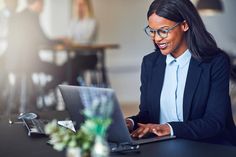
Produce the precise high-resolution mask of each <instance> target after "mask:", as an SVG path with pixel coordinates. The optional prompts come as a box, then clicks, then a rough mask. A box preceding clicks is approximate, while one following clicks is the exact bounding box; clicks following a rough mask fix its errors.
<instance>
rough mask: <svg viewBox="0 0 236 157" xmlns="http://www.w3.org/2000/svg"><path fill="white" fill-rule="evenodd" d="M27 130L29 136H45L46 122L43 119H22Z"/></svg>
mask: <svg viewBox="0 0 236 157" xmlns="http://www.w3.org/2000/svg"><path fill="white" fill-rule="evenodd" d="M22 120H23V122H24V124H25V126H26V128H27V130H28V135H29V136H31V135H33V134H39V135H40V134H41V135H45V131H44V127H45V121H43V120H41V119H30V120H28V119H22Z"/></svg>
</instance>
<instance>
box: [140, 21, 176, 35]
mask: <svg viewBox="0 0 236 157" xmlns="http://www.w3.org/2000/svg"><path fill="white" fill-rule="evenodd" d="M179 24H180V23H176V24H175V25H174V26H172V27H170V28H168V29H164V28H160V29H152V28H150V27H149V26H147V27H145V29H144V30H145V33H146V34H147V35H148V36H150V37H154V36H155V35H156V34H158V35H159V37H161V38H167V37H168V33H169V32H170V31H171V30H173V29H174V28H175V27H177V26H178V25H179Z"/></svg>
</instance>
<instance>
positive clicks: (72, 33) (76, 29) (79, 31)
mask: <svg viewBox="0 0 236 157" xmlns="http://www.w3.org/2000/svg"><path fill="white" fill-rule="evenodd" d="M74 3H75V6H76V7H75V16H76V19H75V20H72V22H71V24H70V27H69V30H68V37H69V39H70V40H71V41H73V42H75V43H78V44H92V43H94V42H95V40H96V33H97V28H96V20H95V17H94V14H93V8H92V4H91V1H90V0H75V1H74Z"/></svg>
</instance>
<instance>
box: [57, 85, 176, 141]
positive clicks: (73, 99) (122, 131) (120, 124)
mask: <svg viewBox="0 0 236 157" xmlns="http://www.w3.org/2000/svg"><path fill="white" fill-rule="evenodd" d="M59 89H60V91H61V94H62V97H63V100H64V102H65V105H66V109H67V110H68V112H69V115H70V118H71V120H72V121H74V122H75V123H76V124H75V128H76V129H77V130H78V129H79V127H80V124H81V123H82V122H83V121H84V117H83V116H82V114H81V111H82V110H83V109H84V108H85V107H86V106H88V105H90V104H91V103H92V101H93V98H94V97H96V96H101V95H107V96H109V98H111V99H112V101H113V112H112V115H111V118H112V124H111V125H110V126H109V128H108V133H107V134H108V137H107V139H108V142H111V143H116V144H130V145H138V144H145V143H151V142H156V141H163V140H168V139H173V138H175V136H164V137H158V136H155V137H151V138H143V139H142V138H141V139H133V138H132V137H131V136H130V133H129V131H128V128H127V126H126V123H125V120H124V116H123V113H122V111H121V109H120V106H119V103H118V100H117V98H116V95H115V92H114V90H113V89H111V88H97V87H87V86H69V85H59Z"/></svg>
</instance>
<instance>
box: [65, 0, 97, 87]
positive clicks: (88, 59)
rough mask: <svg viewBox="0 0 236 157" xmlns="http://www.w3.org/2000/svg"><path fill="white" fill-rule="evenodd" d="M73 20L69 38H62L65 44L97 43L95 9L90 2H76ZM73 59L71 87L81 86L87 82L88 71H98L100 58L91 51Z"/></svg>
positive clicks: (87, 0)
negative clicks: (86, 74)
mask: <svg viewBox="0 0 236 157" xmlns="http://www.w3.org/2000/svg"><path fill="white" fill-rule="evenodd" d="M73 3H74V5H73V6H75V7H74V12H75V13H74V14H75V19H73V20H72V21H71V23H70V26H69V28H68V36H67V37H64V38H62V39H63V40H64V43H65V44H70V43H75V44H80V45H90V44H93V43H94V42H95V41H96V36H97V22H96V19H95V17H94V13H93V7H92V3H91V1H90V0H74V1H73ZM71 57H72V58H73V59H71V60H72V61H71V68H72V72H71V80H70V81H69V84H71V85H79V84H80V85H81V84H83V82H84V81H85V73H86V70H90V72H91V71H93V70H94V69H96V66H97V62H98V58H97V57H98V56H97V54H96V53H94V52H90V51H77V52H75V53H74V54H73V55H72V56H71Z"/></svg>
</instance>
